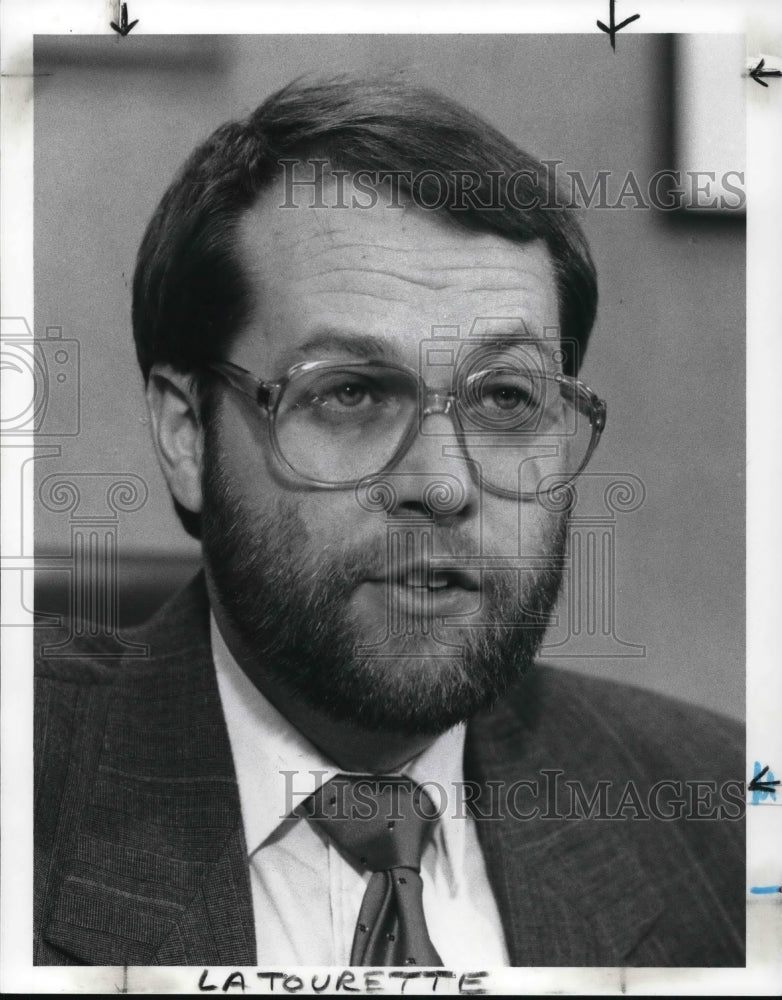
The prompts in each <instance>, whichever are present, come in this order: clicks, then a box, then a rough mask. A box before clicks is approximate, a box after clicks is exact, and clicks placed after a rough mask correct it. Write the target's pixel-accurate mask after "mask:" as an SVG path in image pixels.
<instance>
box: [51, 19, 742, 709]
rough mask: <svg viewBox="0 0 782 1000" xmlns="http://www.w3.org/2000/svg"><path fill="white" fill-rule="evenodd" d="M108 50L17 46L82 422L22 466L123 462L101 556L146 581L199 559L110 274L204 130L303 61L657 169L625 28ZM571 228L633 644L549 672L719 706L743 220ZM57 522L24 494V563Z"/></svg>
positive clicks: (652, 96) (625, 617)
mask: <svg viewBox="0 0 782 1000" xmlns="http://www.w3.org/2000/svg"><path fill="white" fill-rule="evenodd" d="M119 42H120V40H119V39H117V38H109V37H105V38H102V37H92V38H85V37H82V38H65V37H45V38H42V37H39V38H37V39H36V43H35V53H36V66H35V70H36V74H38V75H37V77H36V94H35V101H36V104H35V190H36V203H35V213H36V214H35V283H36V288H35V293H36V313H35V333H36V335H37V336H39V337H43V336H45V332H46V327H47V326H60V327H62V336H63V337H66V338H75V339H77V340H78V341H79V343H80V351H81V372H80V379H81V404H80V405H81V412H80V417H81V425H80V432H79V434H78V435H77V436H74V437H70V438H63V439H61V441H60V444H61V455H60V457H54V458H42V459H41V460H40V461H39V462H38V463H37V465H38V467H37V470H36V477H37V480H38V482H39V483H40V481H42V480H43V479H44V478H45V477H46V476H47V475H49V474H51V473H53V472H58V471H72V472H73V471H82V472H123V473H124V472H132V473H134V474H136V475H138V476H140V477H141V478H142V479H143V480H144V481H145V482H146V484H147V486H148V489H149V498H148V500H147V502H146V503H145V504H144V505H143V506H142V507H141V509H139V510H138V511H136V512H133V513H128V514H127V515H124V516H123V517H122V518H121V520H120V523H119V529H118V530H119V543H120V557H121V560H123V565H130V564H131V563H132V562H133V560H134V559H136V557H138V558H146V557H154V558H155V560H156V561H155V562H154V563H150V565H151V566H152V567H153V569H151V570H150V572H153V573H155V572H157V573H159V574H160V575H161V580H162V579H164V578H165V580H166V581H167V580H168V579H169V577H171V578H172V579H173V578H174V577H177V576H182V575H185V576H186V575H187V573H188V572H189V568H190V566H192V565H194V564H195V562H196V561H197V558H198V549H197V546H196V544H195V543H194V542H192V541H191V540H190V539H188V537H187V536H186V535H185V533H184V531H183V530H182V529H181V528H180V526H179V523H178V521H177V520H176V518H175V515H174V513H173V510H172V508H171V507H170V504H169V500H168V494H167V491H166V487H165V483H164V481H163V478H162V476H161V474H160V472H159V471H158V468H157V465H156V462H155V458H154V454H153V451H152V447H151V442H150V440H149V431H148V427H147V420H146V410H145V404H144V397H143V392H142V384H141V378H140V376H139V375H138V372H137V369H136V364H135V357H134V352H133V344H132V337H131V329H130V283H131V278H132V273H133V267H134V260H135V254H136V249H137V247H138V244H139V241H140V239H141V236H142V233H143V230H144V227H145V225H146V222H147V220H148V218H149V216H150V214H151V213H152V211H153V209H154V207H155V205H156V203H157V201H158V200H159V198H160V196H161V194H162V193H163V191H164V189H165V187H166V186H167V184H168V183H169V181H170V179H171V176H172V175H173V173H174V171H175V170H176V169H177V167H178V166H179V165H180V164H181V162H182V161H183V159H184V158H185V157H186V156H187V154H188V153H189V152H190V150H191V149H192V148H193V146H194V145H195V144H196V143H197V142H198V141H200V140H201V139H203V138H204V137H206V135H207V134H208V133H209V132H210V131H212V130H213V129H214V128H215V127H216V126H217V125H219V124H220V123H221V122H223V121H224V120H226V119H228V118H231V117H238V116H241V115H243V114H244V113H246V112H248V111H249V110H251V109H252V108H253V107H254V106H255V105H257V104H258V103H259V102H260V101H261V100H262V99H263V98H264V97H265V96H267V95H268V94H269V93H270V92H271V91H272V90H273V89H276V88H277V87H279V86H281V85H283V84H284V83H287V82H288V81H289V80H290V79H292V78H294V77H296V76H298V75H301V74H304V73H314V74H317V75H323V74H332V73H336V72H341V71H356V70H358V71H360V70H365V71H369V72H376V71H381V70H389V71H399V72H402V73H404V74H405V75H407V76H409V77H410V78H412V79H414V80H417V81H420V82H422V83H424V84H428V85H432V86H434V87H436V88H437V89H440V90H442V91H444V92H445V93H446V94H449V95H451V96H452V97H454V98H455V99H457V100H460V101H462V102H463V103H465V104H466V105H468V106H469V107H471V108H473V109H474V110H476V111H477V112H479V113H480V114H482V115H484V116H485V117H486V118H487V119H488V120H489V121H491V122H492V123H493V124H495V125H496V126H497V127H498V128H500V129H501V130H502V131H504V132H506V133H507V134H508V135H509V136H510V137H511V138H513V139H514V140H516V141H517V142H518V143H519V144H520V145H521V146H522V147H524V148H526V149H528V150H529V151H530V152H531V153H533V154H535V155H537V156H539V157H542V158H556V159H561V160H563V161H564V164H563V168H562V169H563V170H564V169H570V170H579V171H581V172H582V173H583V174H584V175H585V177H586V178H588V179H590V178H593V177H594V176H595V175H596V173H597V171H599V170H609V171H612V172H615V176H616V177H617V178H623V177H624V176H625V174H626V173H627V171H628V170H630V169H632V170H633V171H634V172H635V173H636V174H637V176H638V177H639V178H641V179H645V178H648V177H649V176H650V175H651V174H652V173H654V172H655V171H656V170H659V169H663V168H666V167H671V166H673V165H674V164H673V161H672V149H671V139H670V137H671V135H672V106H673V97H674V96H675V95H674V90H675V87H674V86H673V85H672V82H671V80H672V77H671V55H672V44H671V40H670V39H669V38H666V37H664V36H642V35H632V36H631V35H627V36H622V37H621V38H620V39H619V43H618V45H617V51H616V54H615V55H612V54H610V49H609V47H608V45H607V44H606V41H605V39H604V38H603V37H602V36H601V35H598V34H595V35H589V36H497V35H486V36H407V35H405V36H398V35H387V36H362V35H354V36H350V35H333V36H331V35H330V36H319V37H313V36H276V37H275V36H248V37H243V38H234V37H229V36H221V37H197V36H194V37H182V38H174V37H162V36H161V37H154V36H146V37H144V36H136V37H134V36H132V35H131V36H129V37H128V38H127V39H124V40H122V42H121V44H118V43H119ZM729 127H733V124H732V123H726V128H729ZM736 127H739V128H740V127H742V125H741V123H738V125H737V126H736ZM699 166H702V167H703V168H704V169H708V164H703V165H699ZM738 169H742V165H739V166H738ZM642 186H643V185H642ZM614 190H616V189H614ZM583 222H584V225H585V228H586V231H587V234H588V236H589V238H590V241H591V244H592V248H593V253H594V256H595V260H596V264H597V267H598V273H599V275H600V278H601V305H600V312H599V319H598V324H597V327H596V329H595V331H594V333H593V337H592V342H591V346H590V349H589V352H588V354H587V358H586V363H585V365H584V367H583V369H582V375H583V378H584V379H585V381H587V383H588V384H590V385H592V386H593V388H595V389H596V390H598V391H599V392H600V394H601V395H602V396H603V397H604V398H606V399H607V400H608V402H609V422H608V429H607V431H606V434H605V435H604V439H603V441H602V443H601V446H600V449H599V450H598V453H597V455H596V458H595V459H594V462H593V464H592V465H591V466H590V471H591V472H600V471H603V472H608V473H628V474H632V475H634V476H636V477H638V478H639V479H640V480H641V481H642V483H643V484H644V487H645V490H646V495H645V499H644V502H643V504H642V505H641V506H640V507H639V508H638V509H637V510H635V511H633V512H631V513H626V514H620V515H617V516H616V523H615V535H614V542H615V554H614V581H615V587H614V594H615V608H614V612H615V625H616V635H617V637H618V638H621V639H622V640H623V641H625V642H629V643H633V644H636V645H642V646H644V647H645V655H643V656H629V657H624V658H621V657H620V658H606V657H604V656H601V655H596V647H595V646H594V643H593V642H591V641H590V640H589V638H588V637H585V638H582V639H580V640H579V641H578V642H577V643H575V644H574V643H572V642H571V643H570V644H569V645H568V647H567V650H568V651H569V652H579V651H580V652H581V654H582V657H581V658H575V659H574V658H562V659H560V660H557V661H556V662H561V663H562V665H563V666H566V667H568V668H569V669H579V670H585V671H589V672H592V673H599V674H602V675H605V676H612V677H616V678H620V679H622V680H625V681H627V682H629V683H631V684H634V685H638V686H642V687H649V688H654V689H657V690H661V691H665V692H669V693H671V694H673V695H675V696H677V697H681V698H684V699H687V700H690V701H693V702H698V703H700V704H702V705H704V706H705V707H709V708H713V709H716V710H719V711H722V712H725V713H729V714H732V715H736V716H740V715H742V714H743V707H744V352H745V338H744V318H745V293H744V267H745V258H744V229H743V222H742V220H741V219H740V218H739V217H738V216H736V215H735V214H733V215H732V217H730V218H712V217H710V218H699V217H693V216H692V215H688V216H686V217H682V216H681V215H680V214H678V213H676V214H674V213H661V212H657V211H654V210H651V211H643V210H625V211H619V210H610V209H602V210H601V209H592V210H590V211H588V212H585V213H584V214H583ZM69 531H70V529H69V523H68V518H67V516H64V515H63V514H57V513H53V512H51V511H49V510H46V509H45V508H43V507H42V506H41V505H40V504H38V505H37V507H36V540H37V549H38V552H39V553H40V554H42V555H44V556H46V555H53V554H58V553H59V554H62V553H65V552H66V551H67V550H68V546H69V544H70V534H69ZM566 619H567V615H566V614H565V613H564V608H563V622H564V621H566ZM558 636H559V638H560V639H561V638H562V635H561V631H560V633H557V631H556V630H555V632H554V638H555V639H556V638H557V637H558ZM561 651H562V650H561V648H560V652H561ZM625 651H627V650H625ZM551 652H552V653H555V652H556V650H552V651H551ZM549 658H551V657H549Z"/></svg>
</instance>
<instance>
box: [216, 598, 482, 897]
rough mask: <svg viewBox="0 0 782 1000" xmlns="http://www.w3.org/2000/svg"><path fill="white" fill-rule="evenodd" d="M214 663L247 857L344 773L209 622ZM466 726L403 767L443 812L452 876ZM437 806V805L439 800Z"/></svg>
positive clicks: (440, 829)
mask: <svg viewBox="0 0 782 1000" xmlns="http://www.w3.org/2000/svg"><path fill="white" fill-rule="evenodd" d="M210 619H211V620H210V631H211V642H212V657H213V659H214V664H215V670H216V674H217V685H218V689H219V691H220V699H221V702H222V706H223V713H224V715H225V720H226V725H227V727H228V736H229V740H230V743H231V751H232V754H233V759H234V767H235V769H236V778H237V782H238V785H239V799H240V802H241V809H242V820H243V823H244V834H245V840H246V842H247V849H248V853H249V854H250V855H252V854H254V853H255V851H257V850H258V849H259V848H260V847H262V846H263V844H264V843H265V842H266V841H267V840H268V839H269V837H271V836H272V834H274V833H275V831H276V830H277V829H278V827H280V826H281V824H282V823H283V821H284V820H285V819H286V818H287V817H289V816H290V814H291V812H292V811H293V809H294V808H295V807H296V806H297V805H299V803H301V802H302V801H303V800H304V799H305V798H306V797H307V796H308V795H311V794H312V793H313V792H314V791H315V790H316V789H318V788H319V787H320V786H321V785H322V784H324V783H325V782H327V781H330V780H331V778H333V777H334V776H335V775H336V774H339V773H340V772H341V769H340V768H339V767H338V766H337V765H336V764H335V763H334V761H332V760H330V759H329V758H328V757H326V756H325V755H324V754H323V753H321V751H320V750H318V748H317V747H316V746H314V745H313V744H312V743H310V741H309V740H308V739H307V738H306V736H304V735H303V734H302V733H301V732H300V731H299V730H298V729H297V728H296V727H295V726H293V725H291V723H290V722H288V720H287V719H286V718H285V716H283V715H282V714H281V713H280V712H278V711H277V709H276V708H275V707H274V706H273V705H272V704H271V703H270V702H269V700H268V699H267V698H266V697H264V695H263V694H261V692H260V691H259V690H258V688H257V687H256V686H255V685H254V684H253V683H252V681H251V680H250V678H249V677H248V676H247V674H246V673H245V672H244V671H243V670H242V668H241V667H240V666H239V664H238V663H237V662H236V660H235V659H234V657H233V654H232V653H231V651H230V650H229V648H228V646H227V645H226V643H225V640H224V639H223V636H222V634H221V632H220V629H219V628H218V626H217V622H216V621H215V618H214V615H211V616H210ZM464 738H465V727H464V726H463V725H460V726H456V727H454V728H453V729H449V730H448V731H447V732H445V733H443V734H442V735H441V736H439V737H437V739H435V740H434V741H433V742H432V743H431V744H430V745H429V746H428V747H427V748H426V749H425V750H423V751H422V752H421V753H420V754H419V755H418V756H417V757H415V758H414V759H413V760H412V761H410V762H408V764H407V765H406V766H405V767H404V768H402V772H403V773H404V774H406V775H408V776H409V777H410V778H412V779H413V781H416V782H418V783H419V784H421V785H423V786H424V788H425V789H426V791H427V793H428V794H429V796H430V798H432V801H433V802H434V804H435V805H436V806H438V808H440V807H441V809H442V812H441V816H440V821H439V822H438V824H437V828H436V831H435V835H434V836H435V843H436V844H437V846H438V848H439V849H440V850H442V851H443V853H444V855H445V857H446V859H447V861H448V868H449V869H450V872H449V874H450V875H451V877H452V878H457V877H458V875H459V873H460V872H461V870H462V866H463V862H464V819H463V817H462V816H461V815H460V814H461V812H463V807H462V808H461V809H460V808H459V805H460V797H459V792H458V789H459V788H460V787H462V779H463V766H462V759H463V755H464ZM437 799H439V800H440V801H439V802H438V801H435V800H437Z"/></svg>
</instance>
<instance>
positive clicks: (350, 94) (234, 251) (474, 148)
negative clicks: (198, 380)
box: [133, 77, 597, 537]
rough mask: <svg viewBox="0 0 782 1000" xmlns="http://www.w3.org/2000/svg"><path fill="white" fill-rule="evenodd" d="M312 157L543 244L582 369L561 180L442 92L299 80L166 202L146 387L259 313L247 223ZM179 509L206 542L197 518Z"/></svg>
mask: <svg viewBox="0 0 782 1000" xmlns="http://www.w3.org/2000/svg"><path fill="white" fill-rule="evenodd" d="M307 157H310V158H312V157H319V158H322V159H325V160H327V161H328V162H329V163H330V165H331V166H332V167H333V168H335V169H340V170H348V171H350V172H357V171H359V170H369V171H394V172H396V173H397V174H403V175H404V174H406V175H409V176H411V177H413V178H418V177H420V178H421V181H420V186H419V189H418V190H417V191H416V190H415V182H414V189H413V191H412V192H410V193H412V194H413V196H414V197H416V201H417V202H418V203H419V204H421V203H423V204H427V205H429V204H434V203H435V202H437V201H438V196H439V194H440V193H441V192H442V191H445V192H447V196H446V197H445V198H444V199H440V201H444V204H443V205H442V207H441V208H439V209H437V211H439V212H440V214H447V215H448V216H449V217H450V218H451V219H452V220H453V221H454V222H455V223H456V224H457V225H460V226H462V227H463V228H466V229H472V230H477V231H482V232H493V233H497V234H499V235H501V236H504V237H506V238H507V239H509V240H513V241H516V242H520V243H526V242H529V241H531V240H542V241H544V242H545V244H546V245H547V247H548V250H549V252H550V254H551V257H552V260H553V264H554V268H555V273H556V279H557V286H558V294H559V306H560V316H559V320H560V328H561V335H562V338H563V339H565V340H566V341H570V342H574V343H575V344H576V345H577V347H576V350H570V351H566V356H565V360H564V368H565V371H566V372H575V371H577V369H578V366H579V363H580V359H581V356H582V355H583V352H584V349H585V347H586V343H587V340H588V337H589V333H590V331H591V328H592V325H593V323H594V318H595V313H596V309H597V282H596V277H595V270H594V265H593V263H592V260H591V257H590V254H589V248H588V246H587V242H586V239H585V237H584V234H583V232H582V230H581V227H580V225H579V223H578V221H577V219H576V217H575V214H574V212H573V211H572V210H570V209H568V208H565V207H563V206H564V205H565V204H566V203H567V201H566V198H564V197H562V195H561V193H560V192H559V191H558V190H557V187H556V180H555V178H554V177H553V176H552V173H553V172H552V173H550V172H549V171H548V170H547V169H545V168H544V167H543V165H542V164H541V163H539V162H538V161H537V160H535V159H534V158H533V157H531V156H529V155H528V154H526V153H524V152H522V151H521V150H520V149H518V148H517V147H516V146H514V145H513V143H512V142H510V140H509V139H507V138H506V137H505V136H504V135H502V133H500V132H498V131H497V130H496V129H495V128H493V127H492V126H491V125H489V124H487V123H486V122H485V121H483V120H482V119H481V118H479V117H478V116H477V115H474V114H472V113H471V112H469V111H467V110H466V109H465V108H463V107H461V106H460V105H459V104H456V103H455V102H454V101H451V100H449V99H448V98H446V97H443V96H442V95H440V94H437V93H435V92H433V91H430V90H426V89H423V88H420V87H416V86H413V85H411V84H408V83H406V82H403V81H400V80H398V79H382V80H365V79H356V78H351V77H340V78H339V79H336V80H329V81H326V82H323V83H317V84H303V83H301V82H294V83H292V84H290V85H289V86H287V87H284V88H283V89H282V90H280V91H278V92H277V93H275V94H273V95H272V96H271V97H269V98H268V100H266V101H264V103H263V104H261V105H260V107H258V108H257V109H256V110H255V111H254V112H253V113H252V114H251V115H250V116H249V117H247V118H246V119H244V120H242V121H237V122H228V123H226V124H225V125H222V126H221V127H220V128H218V129H217V130H216V131H215V132H214V133H213V134H212V135H211V136H210V137H209V138H208V139H207V140H206V141H205V142H204V143H202V145H200V146H199V147H198V148H197V149H196V150H195V151H194V152H193V153H192V154H191V155H190V157H189V158H188V160H187V162H186V163H185V165H184V166H183V168H182V170H181V171H180V172H179V174H178V175H177V177H176V178H175V179H174V181H173V183H172V184H171V185H170V187H169V188H168V190H167V191H166V193H165V194H164V195H163V198H162V200H161V202H160V204H159V205H158V208H157V210H156V211H155V214H154V215H153V217H152V219H151V221H150V223H149V226H148V227H147V231H146V233H145V235H144V238H143V240H142V243H141V247H140V249H139V253H138V259H137V262H136V271H135V275H134V279H133V336H134V338H135V342H136V353H137V356H138V360H139V364H140V366H141V370H142V372H143V374H144V378H145V379H147V378H148V377H149V371H150V368H151V366H152V365H153V364H154V363H155V362H166V363H168V364H171V365H173V366H174V367H176V368H177V369H179V370H181V371H186V372H194V373H196V372H197V371H198V369H199V366H201V365H203V364H204V363H205V362H208V361H214V360H218V359H220V358H221V357H224V356H225V352H226V349H227V347H228V345H229V344H230V342H231V340H232V338H233V337H234V336H235V335H236V334H238V332H239V330H240V329H241V328H242V325H243V323H244V322H245V320H246V319H247V318H248V313H249V311H250V304H251V297H250V289H249V287H248V283H247V281H246V278H245V275H244V272H243V269H242V265H241V261H240V258H239V254H238V248H237V236H236V234H237V223H238V221H239V219H240V218H241V216H242V214H243V213H244V212H246V211H247V210H248V209H249V208H250V207H251V206H252V205H253V204H254V203H255V201H256V200H257V198H258V196H259V195H260V194H261V192H262V191H263V190H264V189H265V188H267V187H269V186H270V185H271V184H272V183H273V182H274V181H275V180H276V178H278V177H279V176H280V175H281V173H282V168H281V165H280V161H282V160H285V159H293V158H307ZM464 172H469V173H471V174H473V175H477V177H478V183H477V185H476V186H474V187H473V189H472V191H471V198H470V202H469V204H465V202H464V198H462V199H461V200H460V198H459V196H458V192H457V190H456V185H457V183H458V181H457V178H458V176H460V175H463V174H464ZM511 185H512V190H511ZM400 188H401V189H402V190H404V189H405V184H404V182H402V183H401V184H400ZM435 188H436V190H434V189H435ZM433 195H434V197H433ZM528 205H529V206H533V207H530V208H526V207H523V206H528ZM177 510H178V512H179V514H180V517H181V518H182V520H183V523H184V524H185V527H186V528H187V530H188V531H189V532H190V533H191V534H194V535H196V537H198V524H197V522H198V518H197V517H194V516H193V515H192V514H189V513H188V512H187V511H183V510H182V509H181V508H180V507H179V506H178V505H177Z"/></svg>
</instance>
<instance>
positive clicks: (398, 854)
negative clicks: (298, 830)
mask: <svg viewBox="0 0 782 1000" xmlns="http://www.w3.org/2000/svg"><path fill="white" fill-rule="evenodd" d="M304 807H305V813H306V815H307V817H308V819H309V820H310V822H311V823H316V824H317V825H318V826H319V827H321V829H323V830H324V831H325V833H326V834H327V835H328V836H329V837H330V838H331V839H332V840H333V841H334V842H335V843H336V844H337V845H338V846H339V847H340V848H341V849H342V850H343V851H344V852H345V853H346V854H348V855H350V857H352V858H353V859H355V860H356V861H358V862H359V864H361V865H363V866H364V867H365V868H367V869H369V870H370V871H371V872H372V873H373V874H372V877H371V878H370V880H369V884H368V885H367V889H366V892H365V894H364V899H363V901H362V904H361V910H360V912H359V915H358V923H357V924H356V931H355V934H354V936H353V948H352V950H351V953H350V964H351V965H379V966H384V965H442V961H441V959H440V956H439V955H438V954H437V951H436V949H435V947H434V945H433V944H432V942H431V940H430V938H429V932H428V931H427V929H426V921H425V919H424V909H423V903H422V889H423V886H422V883H421V876H420V874H419V871H420V868H421V853H422V852H423V849H424V844H425V843H426V839H427V837H428V836H429V834H430V833H431V830H432V827H433V824H434V821H435V819H436V818H437V817H436V815H434V807H433V804H432V801H431V799H429V797H428V796H427V795H426V793H425V792H424V790H423V789H422V788H420V787H419V786H418V785H416V784H414V782H412V781H411V780H410V779H409V778H403V777H397V776H391V777H382V776H378V775H350V776H349V775H345V774H338V775H337V776H336V777H335V778H332V780H331V781H329V782H326V784H325V785H323V786H322V787H321V788H320V790H319V791H318V792H316V793H315V795H313V796H312V797H311V798H309V799H308V800H307V801H306V803H305V804H304Z"/></svg>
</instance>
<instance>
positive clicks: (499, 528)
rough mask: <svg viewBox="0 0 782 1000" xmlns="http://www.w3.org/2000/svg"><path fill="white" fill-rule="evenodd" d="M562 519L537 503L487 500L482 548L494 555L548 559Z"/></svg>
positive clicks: (499, 499) (483, 517) (483, 522)
mask: <svg viewBox="0 0 782 1000" xmlns="http://www.w3.org/2000/svg"><path fill="white" fill-rule="evenodd" d="M561 519H562V515H561V514H559V513H553V512H551V511H549V510H546V509H545V508H543V507H542V506H541V505H540V504H539V503H537V502H536V501H528V502H527V501H521V502H518V503H517V502H515V501H505V500H503V499H501V498H495V497H493V496H485V497H484V503H483V516H482V530H481V543H482V544H481V548H482V551H483V552H484V553H486V554H490V555H500V556H508V557H514V556H515V557H525V556H544V555H547V554H548V553H549V552H551V550H552V547H553V545H554V542H555V539H556V537H557V534H558V532H559V530H560V526H561Z"/></svg>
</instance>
